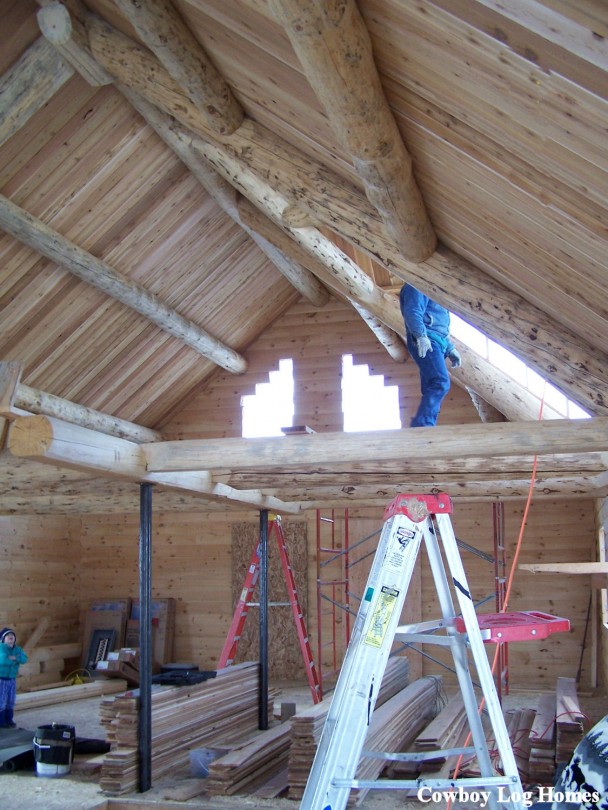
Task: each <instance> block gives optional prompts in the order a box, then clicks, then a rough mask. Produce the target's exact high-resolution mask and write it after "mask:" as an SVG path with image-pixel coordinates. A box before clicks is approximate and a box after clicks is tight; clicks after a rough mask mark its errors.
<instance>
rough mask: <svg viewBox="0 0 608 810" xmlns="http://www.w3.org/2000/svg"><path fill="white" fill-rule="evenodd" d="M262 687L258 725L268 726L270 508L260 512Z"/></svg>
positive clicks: (259, 699) (263, 728)
mask: <svg viewBox="0 0 608 810" xmlns="http://www.w3.org/2000/svg"><path fill="white" fill-rule="evenodd" d="M259 589H260V689H259V697H258V726H259V728H260V729H261V730H262V731H264V730H265V729H267V728H268V510H267V509H262V511H261V512H260V578H259Z"/></svg>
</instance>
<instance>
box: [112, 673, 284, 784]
mask: <svg viewBox="0 0 608 810" xmlns="http://www.w3.org/2000/svg"><path fill="white" fill-rule="evenodd" d="M274 698H275V694H273V693H270V694H269V702H268V717H269V719H270V717H271V716H272V706H273V701H274ZM138 709H139V697H138V696H137V694H134V693H129V692H127V693H125V694H124V695H117V696H116V697H115V698H113V699H111V700H106V701H103V702H102V704H101V707H100V716H101V722H102V724H103V725H104V726H105V727H106V729H107V735H106V736H107V740H108V742H110V743H111V745H112V748H111V750H110V751H109V753H108V754H106V756H105V759H104V761H103V764H102V768H101V779H100V787H101V789H102V790H105V791H106V792H108V793H111V794H120V793H126V792H128V791H131V790H134V789H135V788H136V787H137V777H138V773H137V771H138V753H137V745H138V734H137V729H138ZM258 720H259V718H258V664H257V663H254V662H245V663H242V664H237V665H234V666H231V667H227V668H226V669H222V670H219V671H218V673H217V677H215V678H212V679H210V680H207V681H204V682H202V683H198V684H195V685H192V686H181V687H173V686H168V687H165V686H158V687H153V690H152V775H153V778H155V779H157V778H159V777H160V776H163V775H164V774H167V773H170V772H173V771H175V770H176V769H179V768H186V767H187V766H188V765H189V759H190V757H189V751H190V749H193V748H200V747H214V748H215V747H222V748H227V747H231V746H232V745H233V744H240V743H242V741H243V739H248V738H249V737H250V736H251V735H253V734H254V733H255V731H256V730H257V728H258Z"/></svg>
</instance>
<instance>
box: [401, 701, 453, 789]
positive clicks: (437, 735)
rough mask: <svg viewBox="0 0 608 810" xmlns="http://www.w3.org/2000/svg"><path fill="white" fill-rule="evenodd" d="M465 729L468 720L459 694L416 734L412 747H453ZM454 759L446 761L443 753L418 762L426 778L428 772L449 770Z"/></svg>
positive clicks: (424, 749)
mask: <svg viewBox="0 0 608 810" xmlns="http://www.w3.org/2000/svg"><path fill="white" fill-rule="evenodd" d="M467 731H468V721H467V715H466V712H465V709H464V702H463V700H462V696H461V695H455V696H454V697H452V698H451V699H450V700H449V701H448V703H447V704H446V705H445V706H444V707H443V709H442V710H441V711H440V712H439V714H438V715H437V716H436V717H435V718H434V719H433V720H432V721H431V722H430V723H429V724H428V726H426V728H425V729H424V730H423V731H421V732H420V734H418V735H417V737H416V739H415V740H414V749H415V750H416V751H426V752H428V751H440V750H442V749H445V748H453V747H455V746H457V745H459V744H460V742H461V739H462V738H463V737H464V736H466V733H467ZM452 759H453V760H454V762H453V763H452V762H451V760H452ZM456 759H457V757H450V762H448V757H447V756H445V755H440V756H437V757H433V759H426V760H424V761H423V762H421V763H420V772H421V773H422V774H424V778H428V776H429V772H433V773H436V772H437V771H438V770H442V771H443V770H450V769H451V768H452V767H453V765H454V764H455V761H456ZM444 766H445V767H444ZM394 767H395V768H398V763H395V766H394Z"/></svg>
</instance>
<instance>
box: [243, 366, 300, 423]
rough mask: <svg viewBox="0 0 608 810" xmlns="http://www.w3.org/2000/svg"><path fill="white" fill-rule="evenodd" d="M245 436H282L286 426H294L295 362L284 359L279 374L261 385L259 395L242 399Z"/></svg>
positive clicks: (270, 374) (256, 388) (256, 393)
mask: <svg viewBox="0 0 608 810" xmlns="http://www.w3.org/2000/svg"><path fill="white" fill-rule="evenodd" d="M241 407H242V411H243V436H245V437H246V438H253V437H254V436H282V435H283V434H282V433H281V428H282V427H291V425H293V415H294V404H293V360H280V361H279V369H278V371H270V372H269V373H268V382H267V383H258V384H257V385H256V387H255V394H250V395H248V396H244V397H241Z"/></svg>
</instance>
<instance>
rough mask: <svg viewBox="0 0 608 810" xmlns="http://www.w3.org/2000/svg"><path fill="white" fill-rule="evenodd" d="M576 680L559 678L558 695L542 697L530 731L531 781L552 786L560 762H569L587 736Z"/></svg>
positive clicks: (556, 690)
mask: <svg viewBox="0 0 608 810" xmlns="http://www.w3.org/2000/svg"><path fill="white" fill-rule="evenodd" d="M584 716H585V715H584V714H583V712H582V711H581V708H580V704H579V699H578V693H577V689H576V681H575V679H574V678H558V679H557V684H556V689H555V695H553V694H543V695H541V696H540V698H539V701H538V709H537V712H536V717H535V719H534V723H533V724H532V728H531V730H530V760H529V775H530V779H532V780H533V781H535V782H540V783H541V784H551V783H552V782H553V778H554V775H555V768H556V764H557V763H563V762H568V761H569V759H570V757H571V756H572V753H573V751H574V749H575V748H576V746H577V745H578V743H579V742H580V741H581V740H582V739H583V737H584V736H585V729H584V725H583V719H584Z"/></svg>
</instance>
